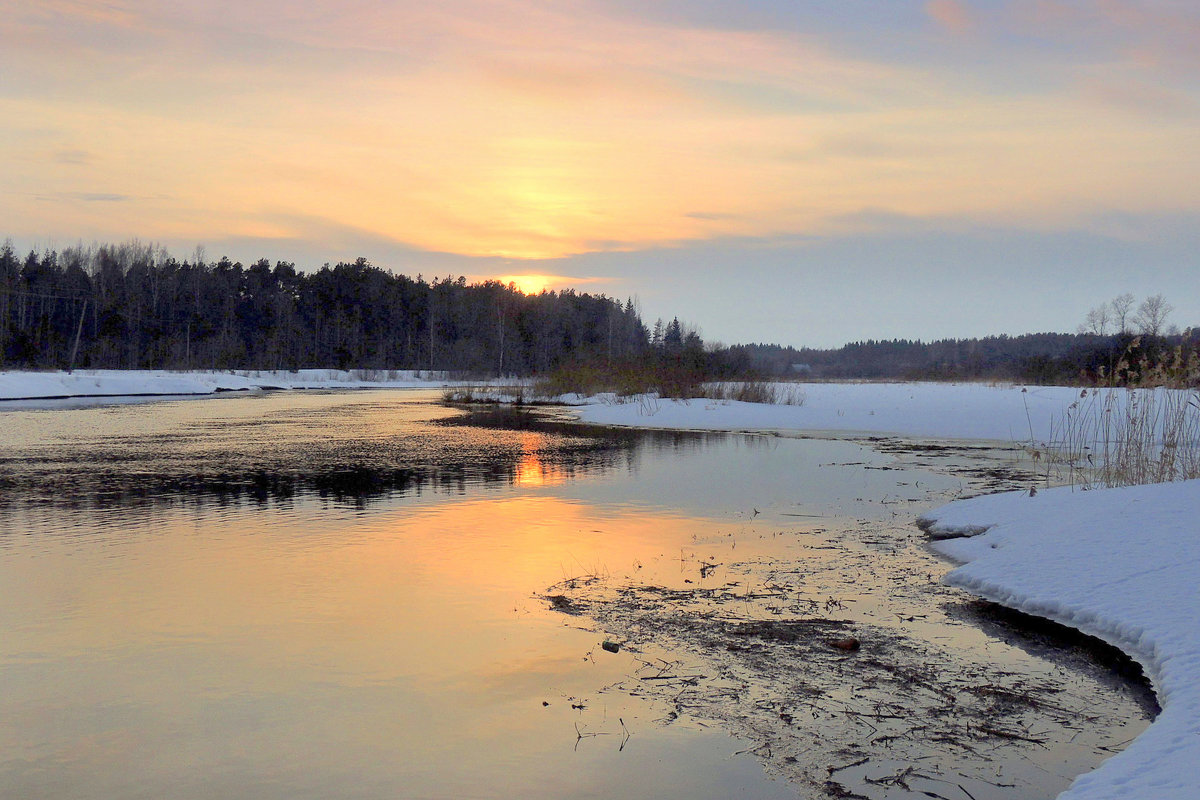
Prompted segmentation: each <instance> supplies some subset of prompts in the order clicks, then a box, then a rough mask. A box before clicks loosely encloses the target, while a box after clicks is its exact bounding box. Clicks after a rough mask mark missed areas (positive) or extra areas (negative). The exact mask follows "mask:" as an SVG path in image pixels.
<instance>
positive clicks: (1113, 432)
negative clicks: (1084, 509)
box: [1047, 386, 1200, 488]
mask: <svg viewBox="0 0 1200 800" xmlns="http://www.w3.org/2000/svg"><path fill="white" fill-rule="evenodd" d="M1048 456H1049V457H1048V459H1047V477H1049V471H1050V469H1051V468H1052V466H1054V465H1057V466H1058V467H1059V469H1061V470H1065V473H1066V474H1065V476H1064V477H1065V478H1066V480H1067V482H1068V483H1070V484H1071V485H1074V486H1082V487H1084V488H1091V487H1100V486H1107V487H1113V486H1133V485H1138V484H1145V483H1163V482H1167V481H1178V480H1189V479H1192V478H1200V389H1175V388H1170V387H1167V386H1157V387H1150V388H1121V389H1117V388H1110V389H1090V390H1089V389H1085V390H1083V391H1081V392H1080V395H1079V398H1078V399H1077V400H1075V402H1073V403H1071V405H1070V406H1068V407H1067V410H1066V412H1065V413H1064V414H1063V415H1062V417H1060V418H1058V419H1056V420H1055V421H1054V423H1053V425H1052V429H1051V446H1050V448H1049V451H1048Z"/></svg>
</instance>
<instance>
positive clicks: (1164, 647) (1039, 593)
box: [921, 481, 1200, 800]
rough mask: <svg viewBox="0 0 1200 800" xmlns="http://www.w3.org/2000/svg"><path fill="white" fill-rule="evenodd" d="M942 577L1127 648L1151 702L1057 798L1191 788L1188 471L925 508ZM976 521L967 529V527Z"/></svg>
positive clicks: (1196, 485) (1198, 770)
mask: <svg viewBox="0 0 1200 800" xmlns="http://www.w3.org/2000/svg"><path fill="white" fill-rule="evenodd" d="M921 524H922V526H923V527H925V528H926V529H927V530H929V531H930V533H931V534H933V535H934V536H953V535H955V534H959V533H964V534H967V535H968V538H952V539H941V540H939V541H936V542H935V543H934V546H935V548H936V549H937V550H938V551H939V552H941V553H943V554H944V555H946V556H947V557H949V558H951V559H953V560H955V561H957V562H961V563H962V564H963V565H962V566H960V567H958V568H957V569H955V570H953V571H952V572H950V573H949V574H948V575H947V576H946V578H945V580H946V582H947V583H949V584H951V585H954V586H959V587H961V588H963V589H966V590H967V591H969V592H972V593H973V594H977V595H979V596H981V597H984V598H986V599H988V600H993V601H995V602H997V603H1001V604H1003V605H1006V606H1009V607H1011V608H1016V609H1019V610H1021V611H1024V612H1026V613H1029V614H1036V615H1038V616H1041V617H1046V618H1049V619H1052V620H1054V621H1055V622H1060V623H1062V624H1064V625H1069V626H1071V627H1073V628H1078V629H1079V630H1081V631H1083V632H1084V633H1088V634H1090V635H1092V636H1095V637H1097V638H1100V639H1103V640H1104V641H1106V642H1108V643H1110V644H1112V645H1114V646H1116V647H1118V648H1120V649H1121V650H1123V651H1125V652H1126V653H1128V654H1129V655H1130V656H1132V657H1133V658H1134V659H1136V660H1137V661H1138V662H1139V663H1140V664H1141V665H1142V667H1143V668H1144V669H1145V670H1146V674H1147V675H1148V676H1149V677H1150V679H1151V681H1152V682H1153V684H1154V687H1155V691H1156V692H1157V694H1158V698H1159V702H1160V703H1161V705H1162V708H1163V710H1162V713H1161V714H1160V715H1159V717H1158V718H1157V719H1156V720H1155V721H1154V722H1153V723H1152V724H1151V725H1150V727H1149V728H1147V729H1146V731H1145V732H1144V733H1142V735H1141V736H1139V737H1138V738H1137V739H1135V740H1134V741H1133V743H1132V744H1131V745H1130V746H1129V747H1128V748H1127V749H1126V750H1125V751H1124V752H1122V753H1120V754H1118V755H1116V756H1113V757H1112V758H1111V759H1109V760H1108V761H1106V762H1104V764H1102V765H1101V766H1100V767H1099V768H1098V769H1096V770H1095V771H1093V772H1091V773H1088V774H1086V775H1082V776H1080V777H1079V778H1077V779H1076V780H1075V782H1074V783H1073V784H1072V785H1071V787H1070V788H1069V789H1068V790H1067V791H1066V792H1064V793H1063V794H1061V795H1059V798H1060V800H1065V799H1068V798H1069V800H1083V798H1088V800H1108V798H1112V800H1117V799H1118V798H1120V800H1167V799H1168V798H1178V799H1179V800H1190V799H1191V798H1195V797H1197V796H1198V793H1200V481H1183V482H1179V483H1165V484H1152V485H1149V486H1131V487H1126V488H1120V489H1105V490H1097V491H1088V492H1082V491H1072V490H1071V488H1070V487H1062V488H1058V489H1050V490H1047V491H1043V492H1039V493H1038V494H1037V495H1036V496H1033V497H1030V496H1029V495H1028V494H1025V493H1023V492H1008V493H1004V494H996V495H986V496H983V497H975V498H972V499H970V500H960V501H957V502H954V503H951V504H949V505H947V506H944V507H942V508H939V509H937V510H936V511H932V512H930V513H929V514H926V515H925V516H924V517H923V518H922V520H921ZM981 528H982V529H985V532H984V533H982V534H979V535H974V536H971V535H969V534H970V533H971V532H973V531H979V530H980V529H981Z"/></svg>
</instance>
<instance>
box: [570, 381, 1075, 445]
mask: <svg viewBox="0 0 1200 800" xmlns="http://www.w3.org/2000/svg"><path fill="white" fill-rule="evenodd" d="M800 390H801V391H803V393H804V396H805V400H804V404H803V405H799V406H796V405H765V404H759V403H741V402H736V401H726V400H687V401H676V400H649V401H648V400H645V399H640V400H635V401H633V402H624V403H618V402H614V401H611V400H610V401H609V402H601V401H599V400H597V401H595V402H592V403H590V404H588V405H585V406H582V407H580V408H577V409H573V411H574V412H575V413H577V414H578V415H579V417H580V419H582V420H583V421H585V422H594V423H599V424H606V425H630V426H635V427H652V428H692V429H701V430H785V429H786V430H800V431H845V432H864V433H865V432H872V433H887V434H896V435H904V436H922V437H929V438H936V439H999V440H1002V441H1006V442H1029V441H1030V439H1031V438H1032V439H1033V440H1034V441H1037V442H1042V441H1045V440H1048V439H1049V438H1050V434H1051V430H1050V428H1051V426H1052V424H1053V423H1054V420H1055V419H1056V418H1061V417H1062V415H1063V413H1064V412H1065V410H1066V408H1067V407H1068V406H1069V405H1070V404H1071V403H1073V402H1075V401H1076V400H1078V399H1079V392H1080V390H1079V389H1072V388H1068V387H1061V386H1055V387H1044V386H1041V387H1035V386H1031V387H1028V388H1027V389H1023V387H1020V386H1011V385H986V384H979V383H962V384H949V383H810V384H800ZM1031 430H1032V433H1031Z"/></svg>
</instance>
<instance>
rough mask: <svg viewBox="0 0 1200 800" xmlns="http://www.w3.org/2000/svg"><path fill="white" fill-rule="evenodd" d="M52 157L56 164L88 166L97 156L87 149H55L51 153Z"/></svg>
mask: <svg viewBox="0 0 1200 800" xmlns="http://www.w3.org/2000/svg"><path fill="white" fill-rule="evenodd" d="M51 159H52V160H53V161H54V162H55V163H56V164H71V165H73V166H87V165H88V164H91V163H92V161H93V160H94V159H95V156H94V155H93V154H92V153H89V152H88V151H87V150H55V151H54V153H53V154H52V155H51Z"/></svg>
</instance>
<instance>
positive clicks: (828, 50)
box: [0, 0, 1200, 316]
mask: <svg viewBox="0 0 1200 800" xmlns="http://www.w3.org/2000/svg"><path fill="white" fill-rule="evenodd" d="M860 5H861V4H846V3H836V2H819V3H813V4H796V3H793V2H783V0H777V1H774V2H772V1H769V0H747V2H745V3H742V4H738V6H737V9H736V12H737V13H734V10H733V9H732V8H731V9H723V8H722V7H721V5H720V4H697V3H686V2H678V1H677V0H665V1H664V2H662V3H657V4H650V6H648V7H646V6H644V4H636V3H632V2H627V1H626V0H563V1H562V2H545V1H542V2H538V1H537V0H448V2H442V3H416V2H383V1H382V0H366V2H362V3H355V4H353V5H351V6H346V5H345V4H342V3H338V2H333V0H309V1H308V2H303V3H283V2H280V0H250V1H248V2H237V3H234V2H199V0H194V1H193V2H187V1H186V0H185V1H184V2H179V3H172V4H162V3H158V2H151V0H104V2H99V1H96V2H93V1H92V0H43V2H39V3H36V4H31V3H27V2H19V1H16V0H0V12H2V13H0V41H3V43H4V46H3V47H2V48H0V75H2V76H3V79H2V80H0V178H2V181H0V183H2V184H3V191H2V192H0V215H2V217H3V219H4V220H5V223H4V227H5V230H4V231H0V236H4V235H7V236H13V237H15V238H16V239H17V240H18V241H19V242H21V243H25V242H32V243H42V244H47V243H49V244H56V245H58V246H61V245H62V244H63V243H72V242H74V241H77V240H79V239H82V240H85V241H88V240H91V239H101V240H120V239H125V238H130V237H138V238H140V239H143V240H154V241H162V242H166V243H168V244H171V245H174V246H178V247H191V246H194V245H195V244H196V243H217V244H218V245H224V244H225V243H237V242H241V243H243V244H244V245H245V244H247V243H257V244H256V245H255V246H256V247H257V253H256V256H255V257H257V255H264V254H265V255H268V256H269V257H275V252H273V247H272V243H276V245H275V246H274V250H275V251H277V252H284V251H286V252H289V253H292V252H299V253H301V254H304V255H306V256H307V257H306V258H303V259H301V260H304V261H307V262H308V263H316V264H319V263H321V262H323V261H325V260H337V259H339V258H352V257H354V256H355V255H359V254H363V252H362V251H363V250H370V248H371V246H372V245H371V243H374V246H377V249H379V248H384V249H386V248H387V247H391V248H398V250H395V251H394V252H401V251H402V252H409V253H413V254H417V255H416V256H414V258H413V259H411V260H410V262H409V263H408V264H405V263H389V264H387V266H391V267H394V268H395V269H397V270H401V271H411V272H417V271H419V270H420V268H422V267H424V268H425V271H426V272H430V271H432V270H433V269H434V268H435V267H433V266H431V263H436V264H437V265H442V264H445V263H447V262H446V261H445V259H440V260H439V259H433V260H432V261H431V259H430V258H429V257H425V256H420V254H449V255H451V256H455V257H458V258H460V259H466V260H465V261H463V262H462V264H461V265H453V266H451V267H450V268H449V269H447V272H450V271H452V272H455V273H456V274H458V273H464V274H471V275H484V274H486V275H495V276H497V277H500V276H510V277H511V276H516V275H525V274H562V275H566V276H569V277H570V276H573V277H575V278H582V277H593V278H606V277H608V278H611V277H613V274H608V275H606V274H601V273H599V272H596V271H594V270H589V269H587V268H585V267H584V266H583V262H577V263H576V262H571V261H570V259H572V258H575V257H580V256H586V255H588V254H600V253H633V254H637V253H647V252H651V251H654V250H657V249H661V248H679V247H696V246H701V245H703V244H704V243H706V242H729V241H752V242H753V243H754V245H755V246H756V247H761V246H767V247H775V246H784V245H790V244H793V243H795V242H796V241H797V240H807V239H809V238H812V237H817V238H820V239H822V240H828V239H830V238H831V237H832V238H839V237H840V238H845V237H854V236H861V235H868V236H869V235H875V234H878V233H880V232H881V231H883V232H886V231H888V230H889V229H890V226H894V225H895V224H896V223H897V221H900V222H901V223H903V224H904V225H906V226H910V227H912V226H915V227H917V228H920V229H923V230H924V229H928V228H929V227H930V226H933V227H934V228H936V229H937V230H939V231H944V232H947V233H954V232H957V231H961V230H963V229H964V228H971V229H979V228H984V229H989V230H991V229H1003V230H1012V231H1017V232H1019V233H1021V234H1033V235H1046V234H1050V235H1057V234H1072V235H1074V234H1078V233H1080V232H1082V233H1086V234H1095V235H1110V234H1111V233H1112V232H1113V231H1114V230H1115V228H1114V225H1113V222H1112V218H1113V216H1114V215H1118V216H1121V217H1122V218H1123V219H1127V220H1128V219H1132V220H1133V222H1132V223H1129V224H1128V225H1126V227H1129V226H1130V225H1131V226H1132V227H1131V228H1130V230H1131V231H1132V232H1131V233H1129V235H1128V236H1126V237H1125V238H1127V239H1134V240H1136V239H1138V238H1139V237H1141V238H1143V239H1145V238H1147V234H1146V233H1145V231H1144V230H1143V229H1142V228H1144V226H1142V227H1139V225H1140V223H1139V220H1145V219H1151V220H1162V219H1177V218H1179V217H1180V216H1185V217H1191V216H1195V215H1198V214H1200V158H1197V156H1196V153H1197V152H1198V148H1197V145H1198V144H1200V137H1198V135H1197V131H1198V130H1200V126H1198V125H1197V123H1198V122H1200V88H1198V87H1200V81H1198V80H1197V78H1198V76H1200V59H1198V58H1197V57H1196V55H1195V52H1196V51H1195V47H1194V43H1195V41H1197V40H1198V39H1200V12H1198V11H1196V10H1193V9H1192V8H1191V7H1190V6H1188V5H1186V4H1179V3H1167V2H1133V1H1132V0H1109V1H1108V2H1105V3H1090V2H1089V3H1085V2H1069V1H1068V0H1011V1H1008V0H991V1H989V2H977V3H967V2H962V0H931V2H928V3H924V4H921V3H913V4H894V5H890V4H889V5H888V6H887V7H883V8H872V9H867V8H865V7H862V8H860V7H859V6H860ZM247 246H248V245H247ZM352 248H353V249H357V250H359V252H357V253H356V252H346V251H347V250H351V249H352ZM381 252H382V250H381ZM389 252H393V251H389ZM749 252H752V251H748V253H749ZM181 254H182V253H181ZM235 255H237V254H235ZM366 255H368V256H374V257H375V258H376V259H378V258H379V255H378V254H376V253H372V252H367V253H366ZM748 257H749V256H748ZM480 258H482V259H495V260H497V262H498V263H497V265H495V266H493V264H491V263H487V264H484V267H485V268H484V269H480V268H479V265H478V264H473V263H472V262H471V259H480ZM1147 258H1148V256H1147ZM543 259H559V260H562V259H567V262H566V265H565V266H566V267H569V268H563V267H564V265H563V264H561V263H555V264H552V265H551V268H549V269H548V268H546V267H545V266H538V265H537V264H536V263H532V264H529V263H525V264H523V263H521V262H525V261H529V260H543ZM641 263H642V265H643V269H642V270H641V272H642V273H645V272H653V267H652V266H648V265H650V264H651V262H650V261H649V260H643V261H642V262H641ZM414 267H416V268H414ZM493 270H494V271H493ZM626 271H627V272H629V273H635V272H638V270H634V269H632V268H629V269H627V270H626ZM618 283H620V282H618ZM628 283H629V282H628V281H626V282H625V283H624V284H621V289H620V291H628V290H629V289H630V288H633V287H630V286H629V285H627V284H628ZM643 291H646V292H648V293H649V294H650V295H653V293H654V289H653V287H652V286H651V287H649V288H647V289H645V290H643ZM1098 299H1102V298H1098ZM694 316H700V314H699V313H695V314H694Z"/></svg>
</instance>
